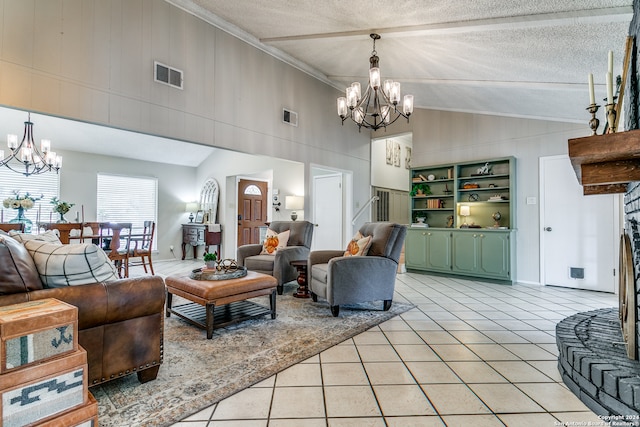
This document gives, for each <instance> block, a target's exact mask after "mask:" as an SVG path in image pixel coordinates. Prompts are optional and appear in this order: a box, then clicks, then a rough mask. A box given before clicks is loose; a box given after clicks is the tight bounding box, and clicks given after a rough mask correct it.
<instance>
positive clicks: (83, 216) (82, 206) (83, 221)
mask: <svg viewBox="0 0 640 427" xmlns="http://www.w3.org/2000/svg"><path fill="white" fill-rule="evenodd" d="M82 222H84V205H82Z"/></svg>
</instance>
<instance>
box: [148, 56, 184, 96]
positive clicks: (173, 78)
mask: <svg viewBox="0 0 640 427" xmlns="http://www.w3.org/2000/svg"><path fill="white" fill-rule="evenodd" d="M182 74H183V73H182V70H178V69H177V68H173V67H169V66H168V65H165V64H162V63H160V62H158V61H155V62H154V72H153V78H154V80H155V81H156V82H158V83H162V84H165V85H169V86H171V87H175V88H178V89H182V82H183V78H182Z"/></svg>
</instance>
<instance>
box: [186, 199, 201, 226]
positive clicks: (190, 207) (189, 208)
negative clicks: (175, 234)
mask: <svg viewBox="0 0 640 427" xmlns="http://www.w3.org/2000/svg"><path fill="white" fill-rule="evenodd" d="M197 210H198V202H188V203H187V204H186V206H185V209H184V211H185V212H189V222H193V218H194V216H193V213H194V212H195V211H197Z"/></svg>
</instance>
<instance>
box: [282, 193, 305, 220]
mask: <svg viewBox="0 0 640 427" xmlns="http://www.w3.org/2000/svg"><path fill="white" fill-rule="evenodd" d="M284 207H285V209H290V210H291V211H292V212H291V220H292V221H295V220H296V219H298V213H297V212H296V211H297V210H301V209H302V208H304V197H302V196H286V197H285V198H284Z"/></svg>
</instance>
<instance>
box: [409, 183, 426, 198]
mask: <svg viewBox="0 0 640 427" xmlns="http://www.w3.org/2000/svg"><path fill="white" fill-rule="evenodd" d="M409 194H410V195H411V197H414V196H416V195H425V194H431V188H430V187H429V185H428V184H425V183H424V182H418V183H415V184H413V187H412V188H411V193H409Z"/></svg>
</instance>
